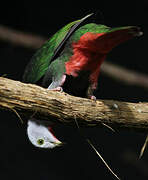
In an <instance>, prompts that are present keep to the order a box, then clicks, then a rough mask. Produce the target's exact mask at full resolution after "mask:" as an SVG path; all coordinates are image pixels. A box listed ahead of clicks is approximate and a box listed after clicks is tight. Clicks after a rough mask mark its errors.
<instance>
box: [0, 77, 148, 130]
mask: <svg viewBox="0 0 148 180" xmlns="http://www.w3.org/2000/svg"><path fill="white" fill-rule="evenodd" d="M0 108H1V109H6V110H14V111H16V112H17V113H21V114H25V116H27V117H29V116H34V117H36V118H41V119H42V120H48V121H49V122H51V123H53V122H54V123H62V124H67V125H74V123H75V120H77V121H78V123H79V124H80V125H83V126H85V127H88V126H95V125H101V124H102V123H105V124H107V125H109V126H112V127H117V128H119V127H124V128H132V129H135V130H136V129H137V130H141V131H143V130H148V103H129V102H119V101H114V100H97V101H96V102H95V101H92V100H89V99H85V98H79V97H73V96H70V95H68V94H66V93H61V92H54V91H49V90H47V89H44V88H42V87H39V86H36V85H33V84H24V83H21V82H19V81H14V80H9V79H7V78H3V77H0Z"/></svg>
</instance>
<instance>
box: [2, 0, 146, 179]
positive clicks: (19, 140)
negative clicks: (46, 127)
mask: <svg viewBox="0 0 148 180" xmlns="http://www.w3.org/2000/svg"><path fill="white" fill-rule="evenodd" d="M97 10H100V11H101V12H102V14H103V15H102V16H101V15H100V16H98V19H97V22H98V23H100V22H101V23H105V24H106V25H108V26H124V25H137V26H140V27H141V28H142V30H143V32H144V35H143V36H142V37H140V38H136V39H133V40H131V41H129V42H127V43H125V44H123V45H120V47H117V48H115V49H114V50H113V51H112V52H111V53H110V55H109V58H108V59H109V61H112V62H114V63H116V64H120V65H122V66H124V67H127V68H129V69H132V70H136V71H139V72H143V73H147V64H148V63H147V61H148V60H147V39H148V33H147V32H148V23H147V17H148V2H147V0H145V1H144V0H141V1H127V2H126V1H117V2H116V1H109V2H108V1H104V2H101V1H94V2H93V1H88V2H87V1H85V3H83V1H81V3H80V1H79V2H76V1H69V2H64V1H60V2H58V1H56V2H55V3H54V2H52V3H51V2H49V1H48V2H47V1H34V2H33V1H31V2H29V1H19V2H13V1H5V2H3V3H1V6H0V24H2V25H6V26H8V27H10V28H14V29H17V30H21V31H24V32H31V33H35V34H39V35H42V36H45V37H50V36H51V35H52V34H53V33H55V32H56V31H57V30H58V29H59V28H61V27H62V26H64V25H65V24H67V23H69V22H71V21H73V20H77V19H79V18H81V17H84V16H85V15H87V14H89V13H91V12H94V11H97ZM33 53H34V51H33V50H31V49H27V48H22V47H18V46H15V45H13V44H9V43H6V42H2V41H1V42H0V74H1V75H3V74H7V77H8V78H11V79H16V80H21V77H22V74H23V71H24V68H25V66H26V64H27V63H28V61H29V59H30V58H31V56H32V55H33ZM99 82H100V83H99V89H98V93H97V95H98V98H102V99H116V100H124V101H131V102H139V101H141V102H143V101H147V98H148V93H147V90H144V89H142V88H139V87H133V86H127V85H125V84H122V83H119V82H116V81H115V80H113V79H111V78H109V77H107V76H105V75H101V76H100V79H99ZM0 121H1V125H0V152H1V153H0V163H1V168H0V179H3V180H5V179H6V180H7V179H10V178H11V179H16V180H17V179H22V180H23V179H25V180H26V179H28V180H29V179H35V180H49V179H52V180H57V179H60V180H62V179H64V180H69V179H78V178H79V179H85V180H86V179H88V180H89V179H91V180H94V179H115V178H114V177H113V176H112V175H111V174H110V172H109V171H108V170H107V169H106V167H104V165H103V163H102V162H101V160H100V159H99V158H98V156H97V155H96V154H95V153H94V152H93V150H92V149H91V148H90V146H89V145H88V144H87V143H86V142H85V140H84V139H83V138H82V137H81V136H80V134H79V132H78V130H77V128H71V127H65V128H63V127H62V128H61V127H57V129H56V133H57V136H58V137H59V138H60V139H61V140H63V141H64V142H67V145H65V146H64V147H63V148H58V149H53V150H40V149H37V148H35V147H33V146H32V145H31V144H30V142H29V141H28V139H27V135H26V124H24V125H22V124H21V123H20V120H19V119H18V118H17V117H16V115H15V114H14V113H10V112H5V111H2V110H1V111H0ZM83 133H84V134H85V136H87V137H89V138H90V139H91V141H92V142H93V144H94V145H95V146H96V148H97V149H98V150H99V152H100V153H101V154H102V155H103V157H104V159H105V160H106V161H107V162H108V163H109V165H110V166H111V167H112V169H113V170H114V171H115V172H116V173H117V174H118V175H119V177H121V179H135V180H138V179H143V180H145V179H148V150H147V148H146V151H145V153H144V157H143V158H142V160H139V161H138V160H137V156H138V153H139V152H140V148H141V146H142V144H143V142H144V139H145V135H146V133H145V134H144V133H143V134H141V133H136V132H133V131H117V133H112V132H111V131H109V130H108V129H105V128H102V129H99V128H90V129H84V130H83Z"/></svg>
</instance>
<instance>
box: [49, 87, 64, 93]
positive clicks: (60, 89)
mask: <svg viewBox="0 0 148 180" xmlns="http://www.w3.org/2000/svg"><path fill="white" fill-rule="evenodd" d="M49 90H52V91H58V92H63V88H62V87H60V86H58V87H56V88H53V89H49Z"/></svg>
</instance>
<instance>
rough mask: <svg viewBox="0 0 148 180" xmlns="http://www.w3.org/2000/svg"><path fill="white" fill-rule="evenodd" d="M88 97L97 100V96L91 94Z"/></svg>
mask: <svg viewBox="0 0 148 180" xmlns="http://www.w3.org/2000/svg"><path fill="white" fill-rule="evenodd" d="M88 98H89V99H91V100H93V101H96V100H97V98H96V96H94V95H89V96H88Z"/></svg>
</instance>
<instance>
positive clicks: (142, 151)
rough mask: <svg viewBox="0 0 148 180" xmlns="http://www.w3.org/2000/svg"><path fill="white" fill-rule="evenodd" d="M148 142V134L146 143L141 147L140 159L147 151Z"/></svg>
mask: <svg viewBox="0 0 148 180" xmlns="http://www.w3.org/2000/svg"><path fill="white" fill-rule="evenodd" d="M147 144H148V135H147V136H146V138H145V142H144V144H143V146H142V148H141V151H140V155H139V159H141V157H142V156H143V153H144V151H145V148H146V146H147Z"/></svg>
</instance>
